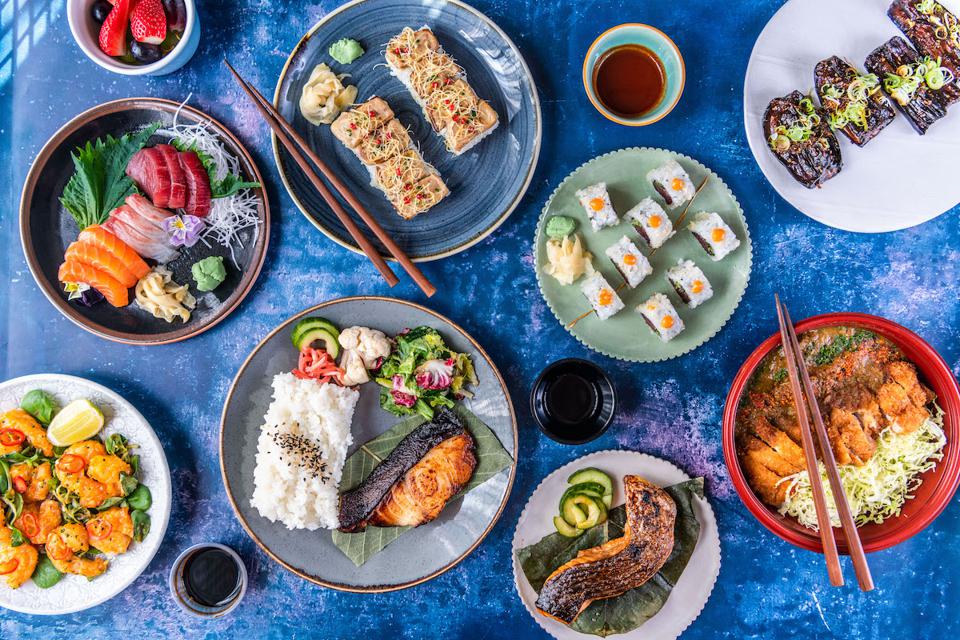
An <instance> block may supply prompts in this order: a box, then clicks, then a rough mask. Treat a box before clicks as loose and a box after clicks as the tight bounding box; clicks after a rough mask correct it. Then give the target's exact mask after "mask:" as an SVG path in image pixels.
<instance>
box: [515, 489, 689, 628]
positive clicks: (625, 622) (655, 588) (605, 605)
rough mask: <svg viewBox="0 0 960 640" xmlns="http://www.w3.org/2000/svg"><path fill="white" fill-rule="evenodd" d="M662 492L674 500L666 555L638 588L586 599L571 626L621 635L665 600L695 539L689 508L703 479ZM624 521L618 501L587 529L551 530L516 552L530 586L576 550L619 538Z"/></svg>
mask: <svg viewBox="0 0 960 640" xmlns="http://www.w3.org/2000/svg"><path fill="white" fill-rule="evenodd" d="M664 491H666V492H667V493H669V494H670V497H671V498H673V500H674V502H676V504H677V519H676V523H675V524H674V528H673V536H674V544H673V551H672V552H671V553H670V557H669V558H668V559H667V561H666V563H664V565H663V566H662V567H661V568H660V571H658V572H657V573H656V575H654V576H653V578H651V579H650V580H648V581H647V582H646V583H645V584H643V585H642V586H640V587H637V588H636V589H631V590H630V591H627V592H626V593H624V594H622V595H620V596H617V597H616V598H608V599H606V600H598V601H596V602H593V603H591V604H590V606H588V607H587V608H586V609H585V610H584V611H583V613H581V614H580V616H579V617H578V618H577V619H576V620H575V621H574V623H573V624H572V625H571V628H572V629H574V630H576V631H579V632H581V633H588V634H591V635H595V636H601V637H606V636H609V635H613V634H617V633H627V632H628V631H632V630H634V629H636V628H637V627H639V626H640V625H642V624H643V623H644V622H646V621H647V620H649V619H650V618H652V617H653V616H655V615H656V614H657V612H659V611H660V609H662V608H663V606H664V605H665V604H666V603H667V598H669V597H670V592H671V591H672V590H673V585H675V584H676V583H677V581H678V580H679V579H680V575H681V574H682V573H683V570H684V569H685V568H686V566H687V562H688V561H689V560H690V556H692V555H693V551H694V549H695V548H696V546H697V539H698V538H699V537H700V522H699V520H697V516H696V513H695V511H694V506H693V497H694V496H696V497H698V498H702V497H703V478H693V479H692V480H687V481H686V482H681V483H680V484H675V485H673V486H670V487H665V488H664ZM625 522H626V509H625V508H624V506H623V505H620V506H618V507H615V508H613V509H611V510H610V513H609V514H608V518H607V521H606V522H604V523H603V524H599V525H597V526H595V527H593V528H592V529H589V530H588V531H587V532H586V533H584V534H583V535H582V536H580V537H579V538H566V537H564V536H562V535H560V534H559V533H551V534H550V535H548V536H545V537H544V538H542V539H541V540H540V542H537V543H535V544H532V545H530V546H529V547H524V548H522V549H520V550H519V551H517V559H518V560H519V561H520V567H521V568H522V569H523V574H524V575H525V576H526V577H527V580H528V581H529V582H530V586H532V587H533V588H534V590H535V591H536V592H537V593H539V592H540V589H541V588H542V587H543V583H544V582H546V580H547V577H548V576H549V575H550V574H551V573H553V572H554V571H555V570H556V569H557V568H558V567H560V566H561V565H563V564H565V563H567V562H568V561H570V560H572V559H573V558H575V557H576V556H577V554H578V553H579V552H580V551H582V550H583V549H591V548H593V547H596V546H599V545H601V544H603V543H605V542H607V541H608V540H613V539H616V538H619V537H622V536H623V527H624V523H625Z"/></svg>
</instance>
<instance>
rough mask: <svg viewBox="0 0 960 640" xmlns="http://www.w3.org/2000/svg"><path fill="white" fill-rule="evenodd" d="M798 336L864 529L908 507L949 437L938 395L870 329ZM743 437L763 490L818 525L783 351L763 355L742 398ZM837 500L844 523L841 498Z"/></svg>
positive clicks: (741, 451) (744, 457)
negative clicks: (906, 503)
mask: <svg viewBox="0 0 960 640" xmlns="http://www.w3.org/2000/svg"><path fill="white" fill-rule="evenodd" d="M799 339H800V347H801V350H802V352H803V354H804V360H805V361H806V364H807V368H808V370H809V372H810V379H811V382H812V383H813V388H814V390H815V393H816V397H817V402H818V404H819V406H820V412H821V414H822V415H823V419H824V423H825V426H826V429H827V434H828V436H829V440H830V448H831V450H832V451H833V455H834V457H835V458H836V461H837V464H838V465H839V468H840V475H841V479H842V481H843V484H844V488H845V490H846V493H847V496H848V498H849V500H850V503H851V511H852V512H853V514H854V517H855V519H856V521H857V524H858V526H859V525H862V524H865V523H867V522H875V523H880V522H882V521H883V520H884V519H886V518H887V517H890V516H893V515H897V514H899V512H900V508H901V507H902V505H903V503H904V502H905V501H906V500H908V499H910V498H911V497H912V494H913V491H914V490H915V489H916V487H917V486H919V484H920V482H921V479H920V478H919V476H920V474H922V473H923V472H924V471H927V470H929V469H931V468H933V467H934V466H935V465H936V463H937V461H938V460H939V459H940V458H941V457H942V449H943V446H944V445H945V444H946V438H945V436H944V433H943V428H942V425H943V421H942V417H941V415H940V414H941V412H940V410H939V408H938V407H937V404H936V396H935V394H934V393H933V391H931V390H930V389H929V388H928V387H927V386H926V385H924V383H923V381H922V380H920V379H919V377H918V373H917V368H916V366H915V365H914V364H913V363H912V362H910V361H909V360H908V359H907V358H906V357H905V356H904V354H903V352H902V351H901V350H900V349H899V348H898V347H897V346H896V345H894V344H893V343H892V342H890V341H889V340H888V339H886V338H884V337H882V336H880V335H877V334H875V333H873V332H871V331H867V330H864V329H860V328H855V327H827V328H821V329H813V330H810V331H805V332H804V333H802V334H801V335H800V336H799ZM736 444H737V455H738V457H739V460H740V464H741V466H742V468H743V470H744V472H745V475H746V477H747V480H748V482H749V484H750V487H751V488H752V490H753V491H754V492H755V493H756V494H757V496H758V497H759V498H760V499H761V500H763V502H765V503H766V504H768V505H770V506H771V507H774V508H776V509H778V510H779V512H780V513H781V514H785V515H789V516H793V517H796V518H797V520H798V521H799V522H800V523H801V524H803V525H804V526H807V527H810V528H816V512H815V508H814V506H813V498H812V491H811V490H810V478H809V477H808V474H807V471H806V467H805V462H804V454H803V446H802V440H801V435H800V425H799V422H798V421H797V414H796V408H795V403H794V397H793V392H792V390H791V387H790V381H789V378H788V375H787V370H786V363H785V361H784V356H783V349H782V348H777V349H776V350H775V351H772V352H771V353H770V354H768V355H767V356H766V357H765V358H764V360H763V361H762V362H761V363H760V365H759V366H758V368H757V370H756V372H755V373H754V375H753V378H752V379H751V380H750V382H749V384H748V386H747V388H746V391H745V394H744V396H743V397H742V398H741V400H740V407H739V410H738V414H737V424H736ZM821 476H822V477H825V473H824V471H823V468H822V463H821ZM825 487H826V485H825ZM827 495H828V496H830V493H829V492H828V493H827ZM828 502H829V504H828V507H829V509H830V512H831V517H832V518H833V519H834V521H835V522H838V520H837V519H836V511H835V509H834V506H833V504H832V502H833V501H832V498H828ZM835 526H836V525H835Z"/></svg>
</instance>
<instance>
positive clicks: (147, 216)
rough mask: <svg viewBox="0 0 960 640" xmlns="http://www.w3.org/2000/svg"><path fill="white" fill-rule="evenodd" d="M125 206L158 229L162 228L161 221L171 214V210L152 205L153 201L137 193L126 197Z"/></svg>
mask: <svg viewBox="0 0 960 640" xmlns="http://www.w3.org/2000/svg"><path fill="white" fill-rule="evenodd" d="M127 206H128V207H130V209H132V210H133V212H134V213H135V214H137V215H138V216H140V217H141V218H143V219H144V220H145V221H146V222H148V223H150V224H152V225H153V226H155V227H157V228H158V229H160V230H163V221H164V220H166V219H167V218H169V217H170V216H172V215H173V212H172V211H169V210H167V209H161V208H160V207H156V206H154V205H153V203H151V202H150V201H149V200H147V199H146V198H144V197H143V196H141V195H140V194H138V193H134V194H133V195H131V196H128V197H127Z"/></svg>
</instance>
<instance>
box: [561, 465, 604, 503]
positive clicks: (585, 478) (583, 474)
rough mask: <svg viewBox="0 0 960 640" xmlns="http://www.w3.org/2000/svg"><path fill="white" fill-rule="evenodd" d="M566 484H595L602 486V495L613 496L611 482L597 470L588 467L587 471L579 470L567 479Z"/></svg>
mask: <svg viewBox="0 0 960 640" xmlns="http://www.w3.org/2000/svg"><path fill="white" fill-rule="evenodd" d="M567 482H568V483H570V484H580V483H582V482H596V483H597V484H600V485H602V486H603V495H605V496H607V495H609V496H612V495H613V480H612V479H611V478H610V476H608V475H607V474H605V473H604V472H603V471H600V470H599V469H594V468H593V467H589V468H587V469H581V470H580V471H577V472H576V473H574V474H573V475H572V476H570V477H569V478H567Z"/></svg>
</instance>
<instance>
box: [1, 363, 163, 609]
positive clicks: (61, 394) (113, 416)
mask: <svg viewBox="0 0 960 640" xmlns="http://www.w3.org/2000/svg"><path fill="white" fill-rule="evenodd" d="M33 389H42V390H43V391H46V392H47V393H49V394H50V395H52V396H53V398H54V399H55V400H56V401H57V404H58V405H59V406H60V407H61V408H62V407H64V406H66V405H67V404H68V403H69V402H71V401H73V400H76V399H78V398H86V399H88V400H90V401H91V402H92V403H93V404H94V405H96V406H97V407H98V408H99V409H100V410H101V411H102V412H103V415H104V427H103V429H102V430H101V431H100V433H99V434H98V436H99V437H100V438H106V437H107V436H109V435H111V434H114V433H119V434H122V435H123V436H124V437H126V438H127V440H128V441H129V442H131V443H135V444H136V445H137V449H136V453H137V454H138V455H139V456H140V470H139V474H138V478H139V480H140V483H141V484H144V485H146V486H147V487H149V489H150V493H151V494H152V504H151V505H150V507H149V509H148V512H147V513H148V514H149V516H150V521H151V524H150V530H149V531H148V533H147V534H146V536H145V537H144V539H143V541H142V542H136V541H134V542H132V543H131V544H130V547H129V548H128V550H127V552H126V553H124V554H122V555H117V556H103V557H104V558H106V560H107V562H108V563H109V564H108V566H107V569H106V571H105V572H104V573H103V574H102V575H100V576H98V577H97V578H95V579H93V580H87V579H86V578H84V577H82V576H79V575H64V576H63V578H62V579H61V580H60V581H59V582H58V583H56V584H54V585H53V586H51V587H49V588H46V589H42V588H40V587H38V586H37V585H36V584H35V583H34V582H33V580H31V579H28V580H27V581H26V582H25V583H23V584H22V585H20V586H19V587H18V588H17V589H11V588H10V587H9V586H8V585H7V582H6V580H4V579H3V576H0V607H4V608H6V609H11V610H13V611H18V612H20V613H29V614H34V615H61V614H66V613H74V612H76V611H82V610H84V609H89V608H90V607H93V606H96V605H98V604H100V603H102V602H105V601H107V600H109V599H110V598H112V597H114V596H115V595H117V594H118V593H120V592H121V591H123V590H124V589H126V588H127V587H128V586H129V585H130V584H131V583H132V582H133V581H134V580H136V579H137V578H138V577H139V576H140V574H142V573H143V572H144V571H145V570H146V568H147V566H148V565H149V564H150V561H151V560H152V559H153V556H154V555H155V554H156V553H157V550H158V549H159V548H160V543H161V542H162V540H163V536H164V534H165V533H166V530H167V522H168V520H169V519H170V504H171V487H170V469H169V468H168V466H167V459H166V456H165V455H164V453H163V447H162V446H161V445H160V441H159V440H158V439H157V435H156V434H155V433H154V431H153V429H152V428H151V427H150V424H149V423H148V422H147V420H146V419H145V418H144V417H143V415H141V414H140V412H139V411H137V410H136V409H135V408H134V406H133V405H132V404H130V403H129V402H127V401H126V400H124V399H123V398H122V397H120V396H119V395H117V394H116V393H114V392H113V391H111V390H110V389H107V388H106V387H104V386H101V385H99V384H96V383H94V382H90V381H88V380H84V379H82V378H76V377H74V376H66V375H58V374H38V375H30V376H23V377H21V378H14V379H13V380H8V381H6V382H3V383H0V412H5V411H8V410H10V409H15V408H17V407H19V406H20V401H21V399H22V398H23V397H24V396H25V395H26V394H27V392H29V391H31V390H33Z"/></svg>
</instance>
